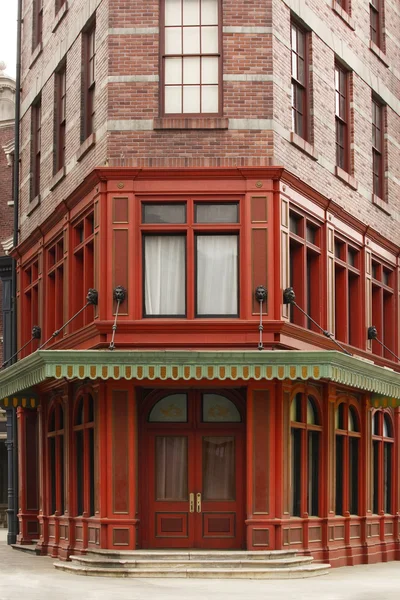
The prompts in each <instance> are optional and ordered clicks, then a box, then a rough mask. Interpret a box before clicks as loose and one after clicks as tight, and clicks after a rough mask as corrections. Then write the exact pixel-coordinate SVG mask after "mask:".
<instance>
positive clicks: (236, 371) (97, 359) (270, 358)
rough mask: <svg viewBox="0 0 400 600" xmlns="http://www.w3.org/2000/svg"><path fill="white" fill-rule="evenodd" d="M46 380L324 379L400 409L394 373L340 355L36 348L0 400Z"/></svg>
mask: <svg viewBox="0 0 400 600" xmlns="http://www.w3.org/2000/svg"><path fill="white" fill-rule="evenodd" d="M51 379H55V380H59V379H65V380H84V379H88V380H95V379H102V380H106V379H113V380H120V379H124V380H128V381H131V380H134V381H139V382H140V381H142V380H148V381H158V382H162V381H167V380H172V381H176V382H177V383H179V382H180V381H181V382H182V381H200V380H204V379H206V380H219V381H227V382H228V381H231V382H234V381H238V382H239V381H245V382H246V381H271V380H273V379H278V380H285V379H288V380H291V381H295V380H303V381H305V380H307V379H311V380H314V381H319V380H325V381H332V382H334V383H337V384H340V385H345V386H350V387H351V388H355V389H356V390H359V391H365V392H370V393H371V396H370V399H371V404H373V405H375V406H400V374H399V373H397V372H395V371H393V370H391V369H388V368H383V367H379V366H377V365H375V364H374V363H373V362H372V361H369V360H364V359H361V358H356V357H354V356H347V355H345V354H343V353H340V352H331V351H318V352H299V351H291V350H285V351H284V350H277V351H267V350H266V351H262V352H260V351H253V350H250V351H223V350H221V351H212V352H209V351H204V352H202V351H190V350H187V351H182V350H179V351H175V350H160V351H136V350H114V351H109V350H40V351H37V352H35V353H34V354H31V355H30V356H28V357H26V358H24V359H22V360H20V361H19V362H17V363H16V364H14V365H12V366H10V367H8V368H7V369H5V370H3V371H1V372H0V398H2V399H3V402H4V400H5V399H10V398H11V397H12V396H13V395H16V394H18V393H21V392H24V391H25V390H32V387H33V386H36V385H38V384H40V383H43V382H44V381H47V380H51ZM9 402H10V400H9ZM10 405H12V404H10Z"/></svg>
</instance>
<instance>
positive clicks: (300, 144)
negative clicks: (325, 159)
mask: <svg viewBox="0 0 400 600" xmlns="http://www.w3.org/2000/svg"><path fill="white" fill-rule="evenodd" d="M290 143H291V144H293V146H295V147H296V148H298V149H299V150H301V151H302V152H304V154H307V156H309V157H310V158H312V159H313V160H318V154H317V152H316V151H315V149H314V146H313V145H312V144H309V143H308V142H306V140H304V139H303V138H302V137H300V136H299V135H297V133H294V131H291V132H290Z"/></svg>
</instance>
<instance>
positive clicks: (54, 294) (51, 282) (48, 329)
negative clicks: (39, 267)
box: [45, 237, 64, 343]
mask: <svg viewBox="0 0 400 600" xmlns="http://www.w3.org/2000/svg"><path fill="white" fill-rule="evenodd" d="M45 256H46V314H45V339H48V338H50V336H51V335H52V334H53V333H54V332H55V331H56V330H58V329H60V327H61V326H62V325H63V323H64V238H63V237H61V238H59V239H58V240H57V241H56V242H55V243H54V244H52V245H51V246H50V247H48V248H47V250H46V253H45ZM62 335H63V332H61V333H60V334H59V336H57V337H56V338H55V339H53V340H50V342H49V343H51V342H54V341H58V340H60V339H61V337H62Z"/></svg>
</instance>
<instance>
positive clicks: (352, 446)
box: [335, 399, 361, 515]
mask: <svg viewBox="0 0 400 600" xmlns="http://www.w3.org/2000/svg"><path fill="white" fill-rule="evenodd" d="M360 438H361V427H360V417H359V414H358V411H357V409H356V407H355V406H354V405H353V404H351V401H350V399H346V400H343V401H341V402H340V404H339V405H338V406H337V407H336V414H335V463H336V467H335V469H336V471H335V472H336V481H335V497H336V509H335V510H336V514H337V515H344V513H345V512H349V513H350V514H352V515H357V514H358V511H359V498H358V485H359V481H358V479H359V464H360Z"/></svg>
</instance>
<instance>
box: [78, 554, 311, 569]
mask: <svg viewBox="0 0 400 600" xmlns="http://www.w3.org/2000/svg"><path fill="white" fill-rule="evenodd" d="M70 559H71V561H72V563H73V564H75V565H82V566H87V567H94V568H102V569H103V568H104V569H121V568H125V569H133V568H138V569H160V570H165V569H173V570H179V569H214V568H216V569H219V568H222V569H265V568H271V569H286V568H289V567H301V566H305V565H309V564H311V563H312V562H313V558H312V556H298V557H295V558H282V559H280V560H278V559H275V560H269V559H265V560H253V559H247V560H246V559H230V560H229V559H223V560H221V559H220V560H218V559H214V560H211V559H208V560H176V559H174V558H173V557H171V558H169V559H165V560H133V559H105V558H99V557H93V556H71V557H70Z"/></svg>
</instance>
